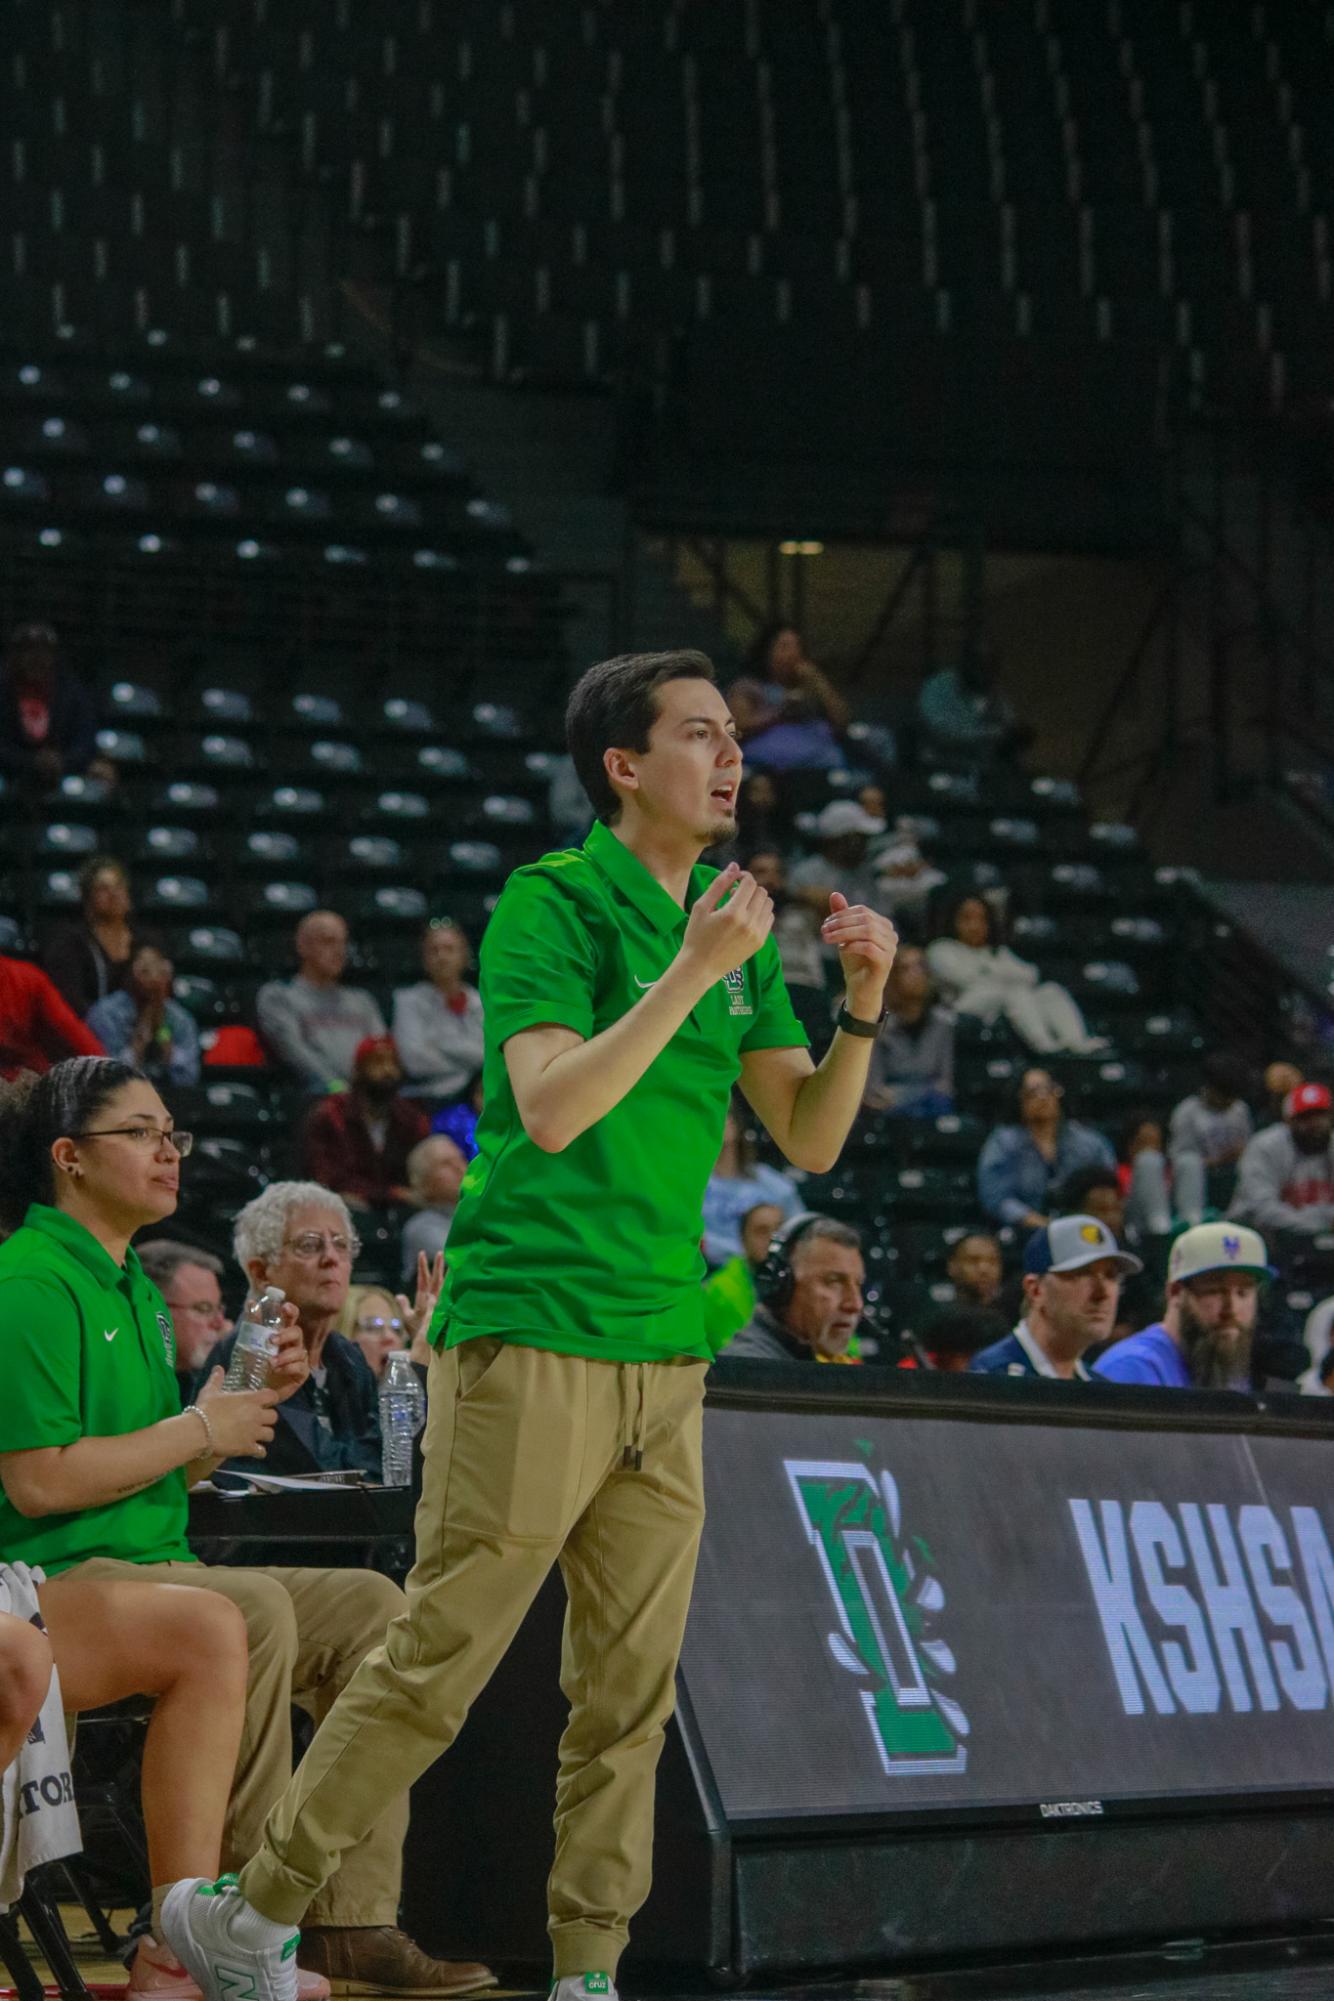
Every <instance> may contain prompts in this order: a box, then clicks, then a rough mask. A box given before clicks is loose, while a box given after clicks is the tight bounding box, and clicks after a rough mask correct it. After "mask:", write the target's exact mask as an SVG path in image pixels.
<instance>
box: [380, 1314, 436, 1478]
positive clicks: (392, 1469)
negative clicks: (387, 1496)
mask: <svg viewBox="0 0 1334 2001" xmlns="http://www.w3.org/2000/svg"><path fill="white" fill-rule="evenodd" d="M425 1422H426V1392H425V1390H424V1389H423V1388H422V1386H421V1379H420V1377H419V1376H418V1374H417V1371H416V1370H415V1369H414V1368H413V1366H412V1359H411V1357H410V1356H409V1354H408V1351H407V1349H406V1348H395V1349H394V1351H393V1352H392V1354H391V1355H390V1356H389V1358H388V1360H387V1361H386V1362H385V1365H384V1374H383V1375H382V1376H381V1378H380V1449H381V1453H382V1457H381V1461H380V1466H381V1472H380V1477H381V1479H382V1480H383V1481H384V1484H385V1486H386V1487H406V1486H409V1485H410V1484H411V1481H412V1441H413V1439H414V1438H415V1437H416V1436H417V1433H418V1432H419V1431H420V1430H421V1428H422V1426H423V1424H425Z"/></svg>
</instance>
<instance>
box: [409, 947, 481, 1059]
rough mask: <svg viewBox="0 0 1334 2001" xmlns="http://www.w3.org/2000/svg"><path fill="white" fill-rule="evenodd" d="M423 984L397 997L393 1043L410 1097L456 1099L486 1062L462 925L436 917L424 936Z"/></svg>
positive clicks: (477, 996)
mask: <svg viewBox="0 0 1334 2001" xmlns="http://www.w3.org/2000/svg"><path fill="white" fill-rule="evenodd" d="M421 949H422V971H423V972H424V973H425V974H426V978H425V979H424V980H419V981H418V982H417V984H416V985H415V986H411V987H400V988H399V989H398V991H397V992H396V993H395V995H394V1041H395V1042H396V1043H397V1044H398V1053H399V1056H400V1058H401V1059H402V1063H403V1068H404V1070H405V1071H406V1073H407V1075H408V1078H409V1080H410V1081H409V1083H408V1085H407V1096H408V1097H410V1098H436V1099H443V1098H456V1097H458V1095H459V1093H460V1092H461V1091H464V1090H466V1089H467V1086H468V1081H469V1079H470V1078H471V1077H473V1076H474V1075H475V1074H476V1072H477V1071H478V1070H479V1069H480V1068H481V1062H482V996H481V995H480V994H479V993H478V991H477V989H476V987H474V986H470V985H469V984H468V982H467V981H466V980H465V978H464V974H465V973H466V972H468V970H469V969H470V967H471V965H472V947H471V945H470V944H469V943H468V937H467V933H466V932H465V931H464V930H463V928H462V926H461V925H458V924H454V923H451V922H450V921H449V919H448V918H439V917H437V918H432V920H431V922H430V923H429V924H428V925H427V927H426V929H425V931H424V932H423V933H422V948H421Z"/></svg>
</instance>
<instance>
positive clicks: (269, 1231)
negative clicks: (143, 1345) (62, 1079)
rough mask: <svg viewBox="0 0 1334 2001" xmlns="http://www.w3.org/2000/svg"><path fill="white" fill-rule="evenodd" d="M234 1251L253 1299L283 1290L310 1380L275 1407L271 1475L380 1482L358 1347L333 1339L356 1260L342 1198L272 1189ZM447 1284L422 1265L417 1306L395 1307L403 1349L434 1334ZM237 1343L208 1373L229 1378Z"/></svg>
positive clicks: (369, 1381) (369, 1386) (357, 1245)
mask: <svg viewBox="0 0 1334 2001" xmlns="http://www.w3.org/2000/svg"><path fill="white" fill-rule="evenodd" d="M232 1247H233V1250H234V1252H235V1254H236V1261H237V1263H238V1264H239V1265H240V1266H241V1268H242V1270H243V1271H244V1272H245V1275H246V1277H247V1279H248V1280H249V1282H250V1286H251V1289H252V1291H255V1292H259V1291H262V1290H263V1288H264V1287H265V1286H267V1285H276V1286H279V1287H281V1289H282V1291H283V1292H284V1293H285V1294H286V1296H287V1298H288V1299H289V1300H290V1301H291V1303H292V1304H293V1306H295V1308H296V1313H297V1324H298V1326H299V1327H300V1329H301V1335H302V1340H303V1342H304V1344H305V1358H306V1380H305V1381H304V1382H303V1383H302V1385H301V1386H300V1388H299V1389H298V1390H297V1391H296V1393H295V1395H293V1396H290V1397H289V1398H288V1399H287V1401H286V1402H285V1403H284V1404H283V1405H282V1407H281V1410H280V1414H279V1426H278V1431H277V1433H276V1435H275V1437H274V1441H273V1445H272V1447H271V1448H270V1452H269V1459H270V1463H271V1466H272V1468H273V1470H274V1471H279V1472H293V1473H294V1472H302V1471H306V1472H308V1471H310V1470H311V1468H312V1467H313V1466H318V1467H326V1468H334V1467H350V1468H357V1469H360V1471H362V1472H363V1473H366V1474H367V1475H369V1476H370V1477H371V1478H372V1479H378V1478H379V1475H380V1426H379V1413H378V1408H377V1403H376V1384H375V1378H374V1376H373V1374H372V1372H371V1370H370V1369H369V1367H368V1366H367V1364H366V1361H365V1358H364V1356H363V1355H362V1354H361V1352H360V1350H359V1349H358V1347H357V1346H356V1344H355V1343H354V1342H352V1341H348V1340H346V1339H345V1338H344V1337H343V1336H342V1335H341V1334H339V1333H338V1331H337V1327H338V1319H339V1316H340V1314H341V1313H342V1311H343V1308H344V1306H345V1304H346V1302H347V1295H348V1288H349V1286H350V1284H351V1282H352V1267H353V1265H354V1264H355V1262H356V1259H357V1256H358V1253H359V1252H360V1250H361V1242H360V1239H359V1238H358V1236H357V1232H356V1226H355V1224H354V1223H353V1221H352V1217H351V1214H350V1212H349V1210H348V1207H347V1204H346V1203H345V1202H344V1200H343V1198H342V1196H341V1195H336V1194H335V1193H334V1191H333V1190H332V1189H331V1188H324V1187H321V1185H320V1183H319V1182H318V1181H275V1182H272V1183H271V1184H270V1185H269V1187H267V1188H266V1189H265V1190H264V1192H263V1193H262V1194H261V1195H257V1196H256V1197H255V1199H254V1201H253V1202H248V1203H247V1204H246V1206H245V1208H244V1209H242V1211H241V1213H240V1215H239V1216H238V1217H237V1218H236V1223H235V1226H234V1229H233V1233H232ZM443 1281H444V1265H443V1262H442V1261H441V1260H440V1259H438V1258H437V1259H436V1261H435V1264H434V1265H428V1264H427V1262H426V1260H425V1259H424V1258H420V1259H419V1260H418V1265H417V1292H416V1298H415V1300H413V1301H411V1302H410V1301H409V1300H407V1299H406V1298H405V1297H403V1296H402V1295H400V1296H399V1300H398V1305H399V1310H400V1314H401V1317H402V1320H403V1339H404V1345H405V1346H408V1345H409V1344H410V1343H411V1342H412V1341H413V1340H414V1339H415V1337H416V1335H417V1333H418V1331H419V1330H421V1331H423V1332H424V1331H425V1329H426V1328H427V1327H428V1326H429V1325H430V1320H431V1316H432V1314H433V1313H434V1311H435V1303H436V1300H437V1298H438V1297H439V1293H440V1287H441V1284H442V1283H443ZM234 1343H235V1336H232V1337H230V1338H229V1339H228V1340H226V1341H224V1342H222V1343H221V1344H220V1345H219V1347H217V1348H216V1349H215V1350H214V1352H213V1354H212V1355H211V1356H210V1357H209V1360H208V1363H207V1364H206V1367H208V1368H212V1367H215V1366H216V1365H217V1364H219V1363H221V1364H222V1366H223V1367H224V1368H225V1367H226V1364H227V1362H228V1360H229V1359H230V1356H231V1352H232V1348H233V1346H234Z"/></svg>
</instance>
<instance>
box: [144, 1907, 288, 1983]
mask: <svg viewBox="0 0 1334 2001" xmlns="http://www.w3.org/2000/svg"><path fill="white" fill-rule="evenodd" d="M161 1931H162V1936H163V1941H164V1943H165V1944H167V1945H169V1946H170V1947H171V1950H172V1951H173V1952H174V1953H175V1955H176V1957H177V1959H178V1960H179V1961H180V1963H181V1965H182V1966H183V1967H184V1968H185V1970H186V1972H187V1973H188V1974H190V1975H191V1977H192V1978H193V1979H194V1980H195V1982H196V1983H197V1985H198V1987H199V1991H200V1993H201V1994H202V1995H203V1997H204V2001H297V1965H296V1949H297V1945H298V1942H299V1941H300V1937H301V1934H300V1932H299V1931H298V1930H297V1929H296V1927H295V1925H280V1924H275V1923H274V1922H273V1920H272V1919H271V1918H266V1917H265V1916H264V1914H263V1913H262V1912H261V1911H257V1910H256V1909H255V1908H254V1906H253V1904H248V1903H247V1902H246V1900H245V1898H244V1897H243V1896H242V1895H241V1892H240V1889H239V1887H238V1885H237V1881H236V1878H235V1876H219V1878H218V1880H217V1881H216V1883H210V1882H208V1881H207V1879H206V1878H204V1877H203V1876H187V1877H184V1878H183V1879H182V1881H181V1882H179V1883H173V1884H172V1886H171V1888H170V1889H169V1890H168V1892H167V1894H166V1896H165V1897H164V1898H163V1900H162V1924H161Z"/></svg>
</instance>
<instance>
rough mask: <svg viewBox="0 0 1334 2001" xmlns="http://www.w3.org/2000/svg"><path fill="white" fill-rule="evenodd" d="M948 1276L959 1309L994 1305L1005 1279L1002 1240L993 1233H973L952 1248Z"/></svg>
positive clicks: (947, 1261) (977, 1231)
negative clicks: (961, 1307)
mask: <svg viewBox="0 0 1334 2001" xmlns="http://www.w3.org/2000/svg"><path fill="white" fill-rule="evenodd" d="M945 1275H946V1277H947V1278H948V1279H949V1282H950V1284H951V1285H952V1286H953V1287H954V1304H955V1305H956V1306H994V1305H995V1304H996V1301H997V1300H998V1299H999V1297H1000V1289H1001V1280H1002V1278H1003V1277H1004V1276H1005V1267H1004V1264H1003V1262H1002V1260H1001V1247H1000V1240H999V1239H998V1238H996V1237H993V1236H992V1234H991V1232H990V1231H989V1230H970V1231H969V1232H968V1234H967V1236H965V1237H960V1238H959V1241H958V1242H957V1243H956V1244H955V1245H954V1246H953V1248H952V1249H951V1251H950V1254H949V1257H948V1259H947V1260H946V1263H945Z"/></svg>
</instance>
